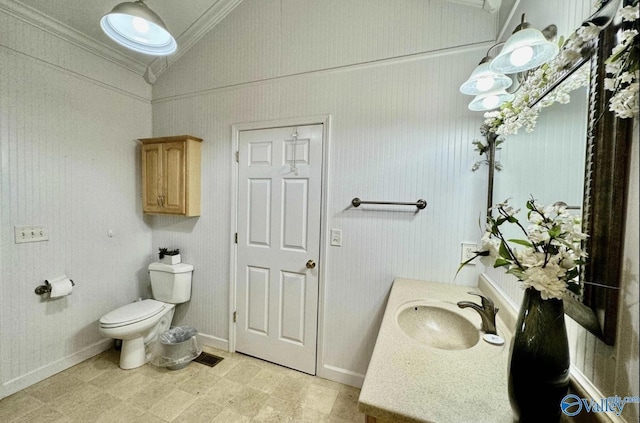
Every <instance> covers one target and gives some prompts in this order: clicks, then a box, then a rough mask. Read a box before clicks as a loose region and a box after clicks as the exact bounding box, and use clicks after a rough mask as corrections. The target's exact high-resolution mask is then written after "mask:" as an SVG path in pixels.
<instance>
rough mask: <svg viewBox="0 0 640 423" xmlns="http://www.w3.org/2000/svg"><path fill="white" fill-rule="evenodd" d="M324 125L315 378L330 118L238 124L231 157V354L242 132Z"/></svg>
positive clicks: (319, 338)
mask: <svg viewBox="0 0 640 423" xmlns="http://www.w3.org/2000/svg"><path fill="white" fill-rule="evenodd" d="M317 124H322V176H321V184H322V188H321V196H320V203H321V204H320V262H319V263H318V270H319V272H318V273H319V275H318V332H317V346H316V374H318V363H322V362H323V360H322V356H323V352H324V344H323V342H322V340H323V338H324V337H323V330H324V297H325V296H324V288H325V275H326V269H327V265H326V259H327V256H328V254H327V245H328V243H327V239H326V238H327V237H326V235H325V234H326V232H327V230H326V227H327V211H328V210H329V208H328V205H329V204H328V193H327V191H328V185H329V184H328V182H329V178H328V175H329V134H330V133H331V130H330V129H331V126H330V125H331V115H319V116H303V117H296V118H288V119H278V120H270V121H261V122H248V123H237V124H234V125H231V140H232V142H231V154H230V157H231V158H232V160H233V166H232V169H231V225H230V232H229V240H230V246H229V248H230V251H231V254H230V260H229V261H230V262H229V316H228V318H229V352H235V350H236V325H235V323H234V322H233V313H234V311H235V310H236V285H237V278H238V275H237V268H236V266H237V262H238V260H237V258H238V245H237V244H236V243H235V234H236V233H237V232H238V163H237V162H236V160H235V155H236V151H238V148H239V137H240V131H252V130H257V129H272V128H283V127H289V126H307V125H317Z"/></svg>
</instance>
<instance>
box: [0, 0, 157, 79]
mask: <svg viewBox="0 0 640 423" xmlns="http://www.w3.org/2000/svg"><path fill="white" fill-rule="evenodd" d="M0 11H3V12H5V13H7V14H8V15H11V16H13V17H15V18H17V19H20V20H21V21H23V22H26V23H27V24H29V25H33V26H34V27H36V28H38V29H40V30H42V31H45V32H47V33H49V34H51V35H53V36H55V37H57V38H60V39H62V40H64V41H67V42H69V43H71V44H73V45H75V46H77V47H80V48H81V49H83V50H86V51H88V52H90V53H93V54H95V55H96V56H99V57H101V58H103V59H105V60H108V61H110V62H112V63H115V64H116V65H118V66H122V67H124V68H126V69H128V70H130V71H132V72H134V73H137V74H139V75H143V74H144V71H145V69H146V67H147V66H146V65H145V64H144V63H141V62H139V61H137V60H134V59H131V58H130V57H128V56H125V55H124V54H122V53H120V52H119V51H117V50H115V49H113V48H111V47H109V46H107V45H104V44H102V43H100V42H97V41H96V40H94V39H93V38H89V37H87V36H86V35H84V34H83V33H81V32H80V31H77V30H75V29H73V28H71V27H70V26H68V25H66V24H64V23H62V22H60V21H58V20H56V19H53V18H51V17H49V16H47V15H45V14H43V13H41V12H39V11H38V10H36V9H33V8H32V7H29V6H27V5H25V4H22V3H20V2H19V1H17V0H0Z"/></svg>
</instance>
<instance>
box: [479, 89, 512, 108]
mask: <svg viewBox="0 0 640 423" xmlns="http://www.w3.org/2000/svg"><path fill="white" fill-rule="evenodd" d="M514 97H515V96H514V95H513V94H510V93H508V92H506V91H505V90H504V89H500V90H493V91H489V92H486V93H484V94H479V95H477V96H475V98H474V99H473V100H472V101H471V103H469V110H472V111H474V112H484V111H487V110H493V109H496V108H498V107H499V106H501V105H502V104H503V103H505V102H507V101H511V100H513V99H514Z"/></svg>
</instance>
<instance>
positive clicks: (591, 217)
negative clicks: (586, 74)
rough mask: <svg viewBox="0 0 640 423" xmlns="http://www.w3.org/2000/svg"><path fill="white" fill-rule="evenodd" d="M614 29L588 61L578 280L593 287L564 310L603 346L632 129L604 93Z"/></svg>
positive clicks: (613, 310)
mask: <svg viewBox="0 0 640 423" xmlns="http://www.w3.org/2000/svg"><path fill="white" fill-rule="evenodd" d="M619 28H620V27H619V25H613V24H611V25H609V26H608V27H606V28H604V29H603V30H602V31H601V33H600V36H599V37H598V41H597V46H596V52H595V54H594V56H593V59H592V61H591V75H592V77H591V86H590V87H589V117H588V128H587V155H586V163H585V185H584V194H585V195H584V204H583V229H584V231H585V232H586V233H587V234H589V238H588V239H587V241H586V245H585V249H586V252H587V253H588V254H589V256H588V259H587V263H586V264H585V266H584V267H583V275H582V277H581V280H583V281H588V282H593V283H586V284H584V285H583V288H584V289H583V299H582V303H578V302H577V301H576V302H577V305H578V307H577V310H573V307H572V305H573V304H568V306H569V307H567V309H568V310H567V311H568V313H567V314H569V316H570V317H572V318H574V320H576V321H578V323H580V324H582V325H583V326H584V327H585V328H586V329H587V330H589V331H590V332H592V333H594V334H595V335H597V336H598V337H600V338H601V339H602V340H603V341H604V342H605V343H606V344H607V345H613V344H614V342H615V339H616V328H617V322H618V303H619V297H620V286H621V279H622V266H623V248H624V234H625V222H626V220H625V218H626V206H627V192H628V184H629V166H630V157H631V154H630V152H631V136H632V135H631V133H632V125H633V119H620V118H617V117H616V116H615V114H614V113H613V112H612V111H610V110H609V100H610V98H611V96H612V92H611V91H608V90H605V88H604V79H605V77H606V72H605V64H604V62H605V60H606V58H607V57H608V55H609V54H610V53H611V50H612V48H613V47H614V46H615V45H616V33H617V32H618V29H619ZM566 303H567V302H565V304H566ZM580 306H586V307H587V308H588V309H583V308H581V307H580ZM569 311H571V313H569ZM594 319H595V320H594ZM596 324H597V326H596Z"/></svg>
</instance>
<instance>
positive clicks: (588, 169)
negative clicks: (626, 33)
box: [487, 24, 633, 345]
mask: <svg viewBox="0 0 640 423" xmlns="http://www.w3.org/2000/svg"><path fill="white" fill-rule="evenodd" d="M618 29H619V26H617V25H613V24H611V25H608V26H607V27H606V28H604V29H602V30H601V31H600V34H599V36H598V38H597V39H596V40H595V41H594V44H593V48H592V50H591V56H590V58H589V57H587V58H586V59H585V60H582V63H585V62H587V61H590V66H591V77H590V86H589V87H588V88H589V98H588V102H589V105H588V119H587V140H586V159H585V184H584V196H583V198H584V200H583V208H582V210H583V231H584V232H586V233H587V234H588V235H589V238H588V239H587V240H586V241H585V245H584V249H585V251H586V252H587V254H588V259H587V263H586V264H585V265H584V266H583V268H582V272H581V275H580V281H581V285H582V288H583V291H582V292H583V293H582V299H581V300H579V299H577V298H575V297H573V296H565V298H564V306H565V313H566V314H567V315H568V316H569V317H571V318H572V319H573V320H575V321H576V322H577V323H579V324H580V325H581V326H583V327H584V328H585V329H587V330H588V331H589V332H591V333H593V334H594V335H596V336H597V337H598V338H600V339H601V340H602V341H603V342H604V343H605V344H607V345H613V344H614V342H615V338H616V328H617V321H618V303H619V297H620V282H621V277H622V258H623V255H622V253H623V247H624V231H625V217H626V204H627V191H628V179H629V166H630V149H631V129H632V124H633V122H632V121H633V119H619V118H617V117H616V116H615V114H614V113H613V112H612V111H610V110H609V99H610V98H611V96H612V93H611V92H610V91H608V90H605V88H604V79H605V77H606V72H605V60H606V58H607V57H608V55H609V54H610V53H611V49H612V48H613V47H614V46H615V44H616V33H617V31H618ZM582 63H580V64H582ZM579 67H580V66H579V65H575V66H573V67H572V69H571V71H569V72H567V73H566V74H564V75H562V77H561V78H560V79H559V80H558V81H555V82H554V83H552V84H551V85H550V87H549V88H548V89H547V90H546V91H545V92H544V93H543V95H542V96H541V97H540V98H538V99H535V101H534V102H533V103H532V104H531V105H533V104H535V103H536V102H538V101H540V99H542V98H543V97H544V96H545V95H546V94H548V93H549V92H551V91H552V90H553V88H555V87H556V86H558V85H559V84H560V83H562V81H564V80H565V79H566V78H567V77H568V76H570V75H571V73H573V71H574V70H577V69H578V68H579ZM496 138H497V135H496V134H494V133H489V134H488V136H487V142H488V145H489V177H488V178H489V179H488V195H487V200H488V207H489V208H490V207H491V206H492V205H493V181H494V177H495V169H494V163H495V141H496ZM584 281H587V282H590V283H584Z"/></svg>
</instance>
